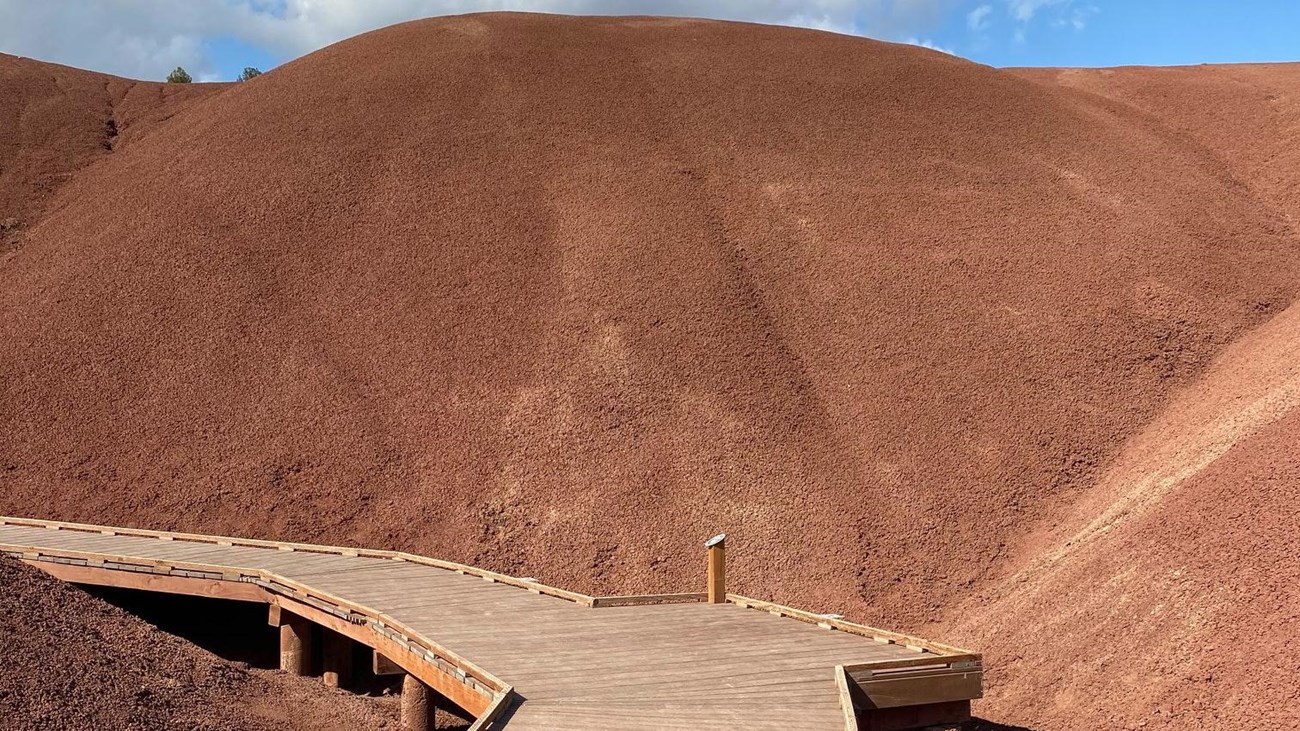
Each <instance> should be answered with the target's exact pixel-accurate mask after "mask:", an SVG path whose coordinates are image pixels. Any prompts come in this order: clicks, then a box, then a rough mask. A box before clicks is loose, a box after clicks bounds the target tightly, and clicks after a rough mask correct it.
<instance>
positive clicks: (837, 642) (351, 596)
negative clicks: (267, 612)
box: [0, 518, 982, 731]
mask: <svg viewBox="0 0 1300 731" xmlns="http://www.w3.org/2000/svg"><path fill="white" fill-rule="evenodd" d="M0 553H4V554H7V555H10V556H14V557H17V558H20V559H22V560H25V561H27V562H28V563H30V564H31V565H34V566H37V567H39V568H42V569H44V570H46V571H48V572H49V573H51V574H53V575H55V576H58V577H60V578H63V579H65V580H68V581H75V582H78V583H85V584H98V585H111V586H122V587H128V588H134V589H143V590H152V591H164V592H173V593H183V594H195V595H201V596H213V597H225V598H232V599H242V600H246V601H261V602H265V603H266V604H268V605H269V606H270V607H272V610H271V614H272V616H274V617H280V618H282V620H281V621H282V622H288V621H289V619H290V618H291V617H292V618H295V619H296V620H297V621H310V622H312V623H315V624H317V625H319V626H321V627H323V628H325V629H326V630H328V631H330V632H333V633H337V634H338V635H339V636H342V637H347V638H350V639H352V640H355V641H357V642H361V643H363V644H365V645H368V646H370V647H372V648H375V651H376V653H379V654H381V655H382V656H383V657H384V658H386V659H387V660H388V661H391V662H392V663H395V664H396V665H397V666H400V668H401V669H402V670H403V671H405V672H406V673H408V674H410V675H411V676H412V677H414V678H418V679H419V680H420V681H422V682H423V683H425V684H427V686H428V687H430V688H432V689H434V690H436V691H438V692H439V693H440V694H441V695H443V696H445V697H446V698H447V699H450V700H451V701H452V702H454V703H455V704H456V705H458V706H459V707H460V708H461V709H463V710H464V711H465V712H467V713H469V714H472V715H474V716H475V717H477V718H478V721H477V722H476V723H475V727H476V728H478V729H487V728H507V727H508V728H510V729H570V728H589V729H773V730H777V729H779V730H780V731H792V730H794V729H844V728H849V729H854V728H858V727H859V726H858V724H859V723H861V724H862V726H861V727H862V728H871V729H881V728H906V727H909V726H913V725H921V724H925V723H933V722H939V721H943V720H947V719H960V718H961V717H963V716H965V715H967V714H968V713H969V701H970V699H972V698H977V697H979V696H980V690H981V685H980V684H981V671H982V666H981V662H980V658H979V656H978V655H974V654H971V653H969V652H966V651H964V650H960V649H958V648H952V647H947V646H944V645H940V644H937V643H933V642H928V641H925V640H921V639H919V638H914V637H906V636H903V635H898V634H895V633H891V632H886V631H883V630H877V629H873V628H870V627H864V626H862V625H856V624H852V623H849V622H845V621H843V620H841V619H839V618H836V617H833V616H822V615H815V614H811V613H807V612H801V611H799V610H795V609H792V608H789V607H781V606H778V605H775V604H769V603H767V602H760V601H757V600H752V599H747V598H745V597H740V596H736V595H727V596H726V602H725V603H706V602H705V601H704V600H705V595H703V594H682V595H666V596H659V597H591V596H587V595H583V594H577V593H574V592H568V591H564V590H562V589H556V588H553V587H548V586H544V585H542V584H539V583H537V582H535V581H531V580H528V579H519V578H515V577H509V576H504V575H501V574H495V573H492V572H489V571H484V570H480V569H476V568H473V567H469V566H462V565H458V564H452V563H447V562H443V561H438V560H435V559H429V558H424V557H420V556H412V555H409V554H402V553H396V552H391V551H372V550H364V549H347V548H337V547H329V546H311V545H305V544H290V543H277V542H265V541H252V540H239V539H234V538H227V537H220V536H197V535H189V534H179V533H163V532H153V531H139V530H128V529H122V528H112V527H105V526H87V525H78V524H69V523H55V522H49V521H39V520H28V519H19V518H0ZM0 590H3V588H0Z"/></svg>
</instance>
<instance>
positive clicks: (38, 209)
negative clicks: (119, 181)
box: [0, 54, 224, 265]
mask: <svg viewBox="0 0 1300 731" xmlns="http://www.w3.org/2000/svg"><path fill="white" fill-rule="evenodd" d="M223 86H224V85H223V84H190V85H178V84H171V85H168V84H154V83H149V82H144V81H130V80H128V79H121V78H117V77H115V76H106V75H104V74H96V73H91V72H89V71H81V70H79V69H73V68H68V67H67V66H59V65H56V64H50V63H42V62H40V61H33V60H31V59H26V58H16V57H14V56H6V55H3V54H0V265H2V264H3V262H4V260H5V258H6V252H9V251H12V250H14V249H16V248H18V247H19V246H21V245H22V238H23V236H22V233H23V231H24V230H25V229H28V228H30V227H32V226H33V225H35V224H36V222H37V221H38V220H39V219H40V216H41V214H42V212H43V211H44V208H45V206H46V204H47V203H48V201H49V198H50V197H51V196H52V195H53V194H54V192H55V191H56V190H58V189H59V187H60V186H62V185H63V183H64V182H66V181H67V179H68V178H69V177H70V176H71V175H72V174H73V173H75V172H76V171H77V170H80V169H81V168H83V167H85V166H87V165H89V164H91V163H93V162H95V161H96V160H99V159H100V158H102V157H104V156H106V155H108V154H109V153H110V152H113V151H114V150H121V149H124V148H125V147H126V146H127V145H129V144H130V143H131V142H132V141H133V140H135V139H138V138H140V137H142V136H143V135H145V134H146V133H148V132H149V131H150V130H151V129H152V128H153V127H154V126H155V125H156V124H157V123H158V122H160V121H163V120H165V119H166V118H168V117H170V116H171V115H172V114H175V113H176V111H177V110H178V109H180V108H181V107H182V106H184V105H186V104H188V103H189V102H191V101H194V100H197V99H202V98H204V97H206V96H209V95H211V94H213V93H215V92H217V91H219V90H220V89H221V88H222V87H223Z"/></svg>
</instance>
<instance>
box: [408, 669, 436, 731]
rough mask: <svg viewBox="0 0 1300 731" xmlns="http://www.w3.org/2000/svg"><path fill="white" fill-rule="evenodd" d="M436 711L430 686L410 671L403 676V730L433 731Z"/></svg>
mask: <svg viewBox="0 0 1300 731" xmlns="http://www.w3.org/2000/svg"><path fill="white" fill-rule="evenodd" d="M436 713H437V706H436V705H435V704H434V702H433V693H432V691H430V689H429V686H427V685H425V684H424V683H423V682H421V681H420V679H419V678H417V677H415V676H414V675H411V674H409V673H408V674H407V675H406V677H404V678H402V731H433V729H434V726H435V723H434V716H435V714H436Z"/></svg>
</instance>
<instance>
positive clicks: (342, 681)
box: [321, 629, 352, 688]
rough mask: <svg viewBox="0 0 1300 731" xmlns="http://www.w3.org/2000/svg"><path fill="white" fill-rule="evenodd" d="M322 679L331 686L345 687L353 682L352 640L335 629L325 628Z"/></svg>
mask: <svg viewBox="0 0 1300 731" xmlns="http://www.w3.org/2000/svg"><path fill="white" fill-rule="evenodd" d="M324 634H325V637H324V642H323V643H322V644H324V645H325V647H324V648H323V649H324V655H323V656H322V658H321V659H322V660H323V661H324V662H323V670H324V672H323V673H322V675H321V679H322V680H324V681H325V685H326V686H328V687H330V688H344V687H347V685H348V684H349V683H351V682H352V640H350V639H348V638H347V637H344V636H343V635H341V634H339V633H338V632H335V631H333V630H329V629H326V630H324Z"/></svg>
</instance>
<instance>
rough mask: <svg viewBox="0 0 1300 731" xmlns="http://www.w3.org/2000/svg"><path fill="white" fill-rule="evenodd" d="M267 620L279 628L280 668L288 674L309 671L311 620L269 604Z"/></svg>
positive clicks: (304, 673) (308, 672)
mask: <svg viewBox="0 0 1300 731" xmlns="http://www.w3.org/2000/svg"><path fill="white" fill-rule="evenodd" d="M268 622H269V623H270V624H271V626H273V627H279V628H280V669H281V670H283V671H285V672H286V673H289V674H290V675H300V676H301V675H308V674H310V673H311V629H312V627H311V622H309V621H307V620H306V619H303V618H302V617H299V616H298V615H296V614H292V613H290V612H284V611H281V610H280V607H278V606H276V605H274V604H273V605H271V611H270V615H269V617H268Z"/></svg>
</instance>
